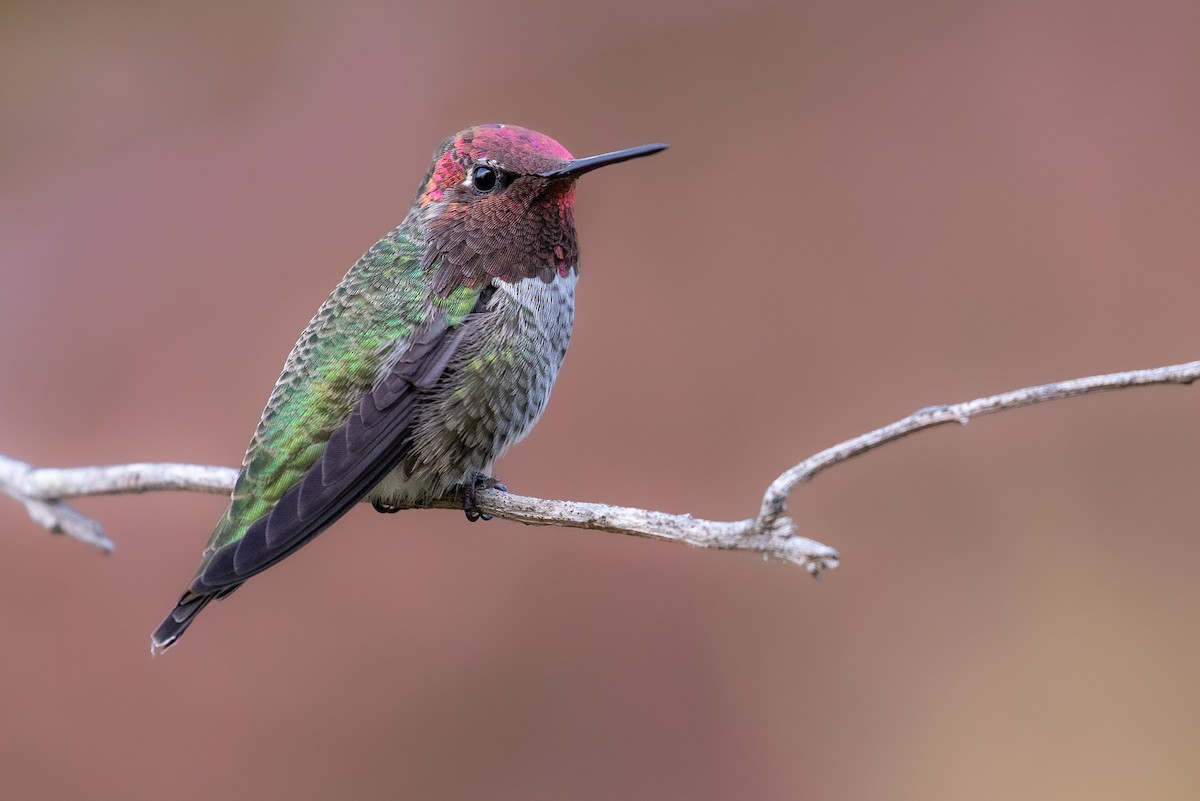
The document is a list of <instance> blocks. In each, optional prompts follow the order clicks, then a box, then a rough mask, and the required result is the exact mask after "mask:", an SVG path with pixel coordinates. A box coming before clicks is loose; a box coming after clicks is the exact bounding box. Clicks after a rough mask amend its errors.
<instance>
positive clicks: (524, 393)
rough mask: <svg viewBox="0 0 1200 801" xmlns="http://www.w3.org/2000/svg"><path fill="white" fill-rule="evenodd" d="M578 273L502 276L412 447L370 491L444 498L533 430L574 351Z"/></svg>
mask: <svg viewBox="0 0 1200 801" xmlns="http://www.w3.org/2000/svg"><path fill="white" fill-rule="evenodd" d="M575 281H576V276H575V274H574V273H572V274H571V275H569V276H568V277H566V278H557V279H555V280H554V281H552V282H550V283H546V282H544V281H542V280H541V279H539V278H527V279H523V280H521V281H518V282H516V283H511V284H510V283H506V282H504V281H500V280H499V279H497V280H496V281H495V282H494V284H493V285H494V286H495V287H496V292H495V294H494V295H493V296H492V300H491V302H490V303H489V306H488V311H486V312H484V313H482V314H480V315H479V316H478V317H475V318H473V319H471V320H470V321H468V322H467V323H465V324H466V325H471V326H475V327H476V328H477V330H474V331H471V332H470V333H469V334H468V335H467V338H466V341H465V342H464V343H463V345H462V346H461V348H460V350H459V353H458V354H457V355H456V356H455V358H454V359H453V360H452V361H451V363H450V365H449V366H448V367H447V369H446V373H445V374H444V375H443V376H442V379H441V380H440V381H439V382H438V384H437V386H436V387H434V388H433V389H432V390H430V391H429V393H428V395H427V397H426V399H425V400H423V401H422V409H421V412H420V415H419V416H418V419H417V423H416V425H415V426H414V428H413V432H412V448H411V449H410V450H409V452H408V456H407V457H406V458H405V460H404V461H403V462H402V463H401V465H400V466H399V467H398V468H397V469H396V470H394V471H393V472H392V473H391V474H390V475H388V477H387V478H385V479H384V480H383V481H382V482H380V484H379V485H378V486H377V487H376V488H375V490H374V491H373V492H372V493H371V495H370V497H371V498H372V499H378V500H382V501H384V502H385V503H390V504H394V505H405V504H408V503H413V502H415V501H419V500H421V499H424V498H430V497H437V496H440V495H442V494H444V493H445V492H446V491H448V490H449V489H450V488H451V487H453V486H454V485H456V484H460V483H462V482H463V481H464V480H465V479H467V478H468V477H470V476H473V475H474V474H475V473H489V472H490V470H491V466H492V463H493V462H494V461H495V460H496V459H497V458H498V457H499V456H500V454H502V453H503V452H504V451H505V449H507V448H508V447H509V446H510V445H513V444H515V443H516V442H518V441H520V440H521V438H522V437H524V436H525V435H526V434H528V433H529V431H530V429H532V428H533V426H534V424H535V423H536V422H537V420H538V418H539V417H541V415H542V411H543V410H545V408H546V403H547V401H549V399H550V390H551V388H552V387H553V385H554V379H555V377H556V376H557V375H558V368H559V367H560V366H561V365H562V360H563V356H564V355H566V352H567V343H568V342H569V340H570V338H571V324H572V321H573V319H574V311H575Z"/></svg>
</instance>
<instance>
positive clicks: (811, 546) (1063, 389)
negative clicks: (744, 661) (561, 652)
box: [0, 361, 1200, 577]
mask: <svg viewBox="0 0 1200 801" xmlns="http://www.w3.org/2000/svg"><path fill="white" fill-rule="evenodd" d="M1197 378H1200V361H1195V362H1188V363H1187V364H1176V365H1170V366H1167V367H1156V368H1152V369H1149V370H1133V371H1130V372H1124V373H1110V374H1108V375H1100V376H1091V377H1089V378H1077V379H1073V380H1070V381H1058V382H1055V383H1053V384H1043V385H1041V386H1037V387H1026V388H1024V389H1017V390H1013V391H1012V392H1005V393H1003V394H1000V395H991V396H989V397H986V398H978V399H976V400H972V401H967V402H965V403H957V404H953V405H950V406H932V407H929V408H926V409H921V410H920V411H917V412H915V413H914V414H912V415H909V416H908V417H905V418H904V419H903V420H898V421H896V422H895V423H892V424H890V425H887V426H884V427H882V428H878V429H876V430H874V431H871V432H869V433H866V434H863V435H861V436H858V437H855V438H854V439H850V440H846V441H845V442H842V443H840V444H838V445H834V446H833V447H832V448H827V449H825V450H823V451H821V452H820V453H818V454H816V455H814V456H811V457H809V458H808V459H806V460H804V461H803V462H801V463H800V464H798V465H796V466H795V467H793V468H791V469H790V470H788V471H787V472H785V473H784V474H783V475H781V476H779V478H777V479H775V481H773V482H772V483H771V486H770V487H769V488H768V489H767V492H766V495H765V496H764V497H763V501H762V508H761V510H760V511H759V514H758V517H756V518H751V519H746V520H739V521H734V522H721V521H714V520H702V519H699V518H694V517H692V516H691V515H672V514H666V513H663V512H654V511H649V510H646V509H633V508H628V507H622V506H608V505H606V504H598V503H580V502H578V501H555V500H545V499H541V498H529V497H525V496H521V495H512V494H510V493H507V492H502V491H500V490H495V489H489V490H481V491H480V492H479V493H478V497H477V505H478V507H479V510H480V511H481V512H484V513H486V514H490V515H493V516H495V517H498V518H502V519H506V520H514V521H517V522H520V523H526V524H529V525H541V526H565V527H570V528H587V529H596V530H600V531H611V532H615V533H618V534H627V535H632V536H636V537H649V538H651V539H658V540H665V541H669V542H681V543H685V544H688V545H693V546H696V547H700V548H716V549H721V550H731V551H732V550H736V551H753V552H757V553H762V554H763V555H765V556H768V557H771V558H775V559H779V560H782V561H786V562H791V563H793V564H798V565H800V566H802V567H804V568H805V569H806V570H807V571H808V572H809V573H811V574H812V575H814V576H817V577H820V576H821V575H822V574H823V573H824V572H825V571H826V570H831V569H833V568H836V567H837V566H838V563H839V559H840V557H839V556H838V552H837V551H836V550H834V549H833V548H830V547H829V546H828V545H823V544H821V543H819V542H817V541H815V540H811V539H808V538H806V537H801V536H799V535H798V534H796V532H795V528H796V527H795V524H794V522H793V521H792V520H791V519H790V518H788V517H787V516H786V511H787V500H788V496H789V495H790V494H791V492H792V490H793V489H795V487H796V486H797V485H799V484H802V483H804V482H805V481H808V480H810V479H811V478H812V477H813V476H815V475H816V474H818V473H820V472H822V471H824V470H827V469H828V468H830V467H832V466H833V465H835V464H838V463H840V462H844V461H846V460H847V459H850V458H852V457H854V456H857V455H859V454H862V453H865V452H867V451H869V450H872V449H874V448H878V447H879V446H881V445H883V444H885V443H888V442H891V441H893V440H896V439H899V438H901V437H904V436H907V435H909V434H912V433H914V432H916V431H920V430H922V429H926V428H931V427H933V426H937V425H942V424H944V423H960V424H966V423H967V421H969V420H970V419H971V418H972V417H974V416H977V415H983V414H991V413H993V412H1000V411H1004V410H1006V409H1016V408H1019V407H1021V406H1030V405H1033V404H1035V403H1043V402H1045V401H1049V400H1056V399H1058V398H1072V397H1076V396H1078V395H1088V394H1091V393H1093V392H1103V391H1106V390H1114V389H1124V388H1126V387H1135V386H1145V385H1148V384H1190V383H1192V382H1193V381H1195V380H1196V379H1197ZM236 476H237V471H235V470H232V469H230V468H227V467H210V466H205V465H190V464H127V465H112V466H107V467H77V468H66V469H55V468H34V467H31V466H30V465H28V464H25V463H24V462H19V461H16V460H15V459H10V458H8V457H5V456H0V492H3V493H5V494H7V495H9V496H11V497H12V498H15V499H16V500H17V501H19V502H21V503H23V504H24V505H25V508H26V511H27V512H28V513H29V516H30V517H31V518H33V520H34V521H35V522H37V523H38V524H39V525H42V526H44V527H45V528H48V529H49V530H51V531H54V532H62V533H65V534H69V535H70V536H72V537H75V538H76V539H79V540H81V541H83V542H87V543H89V544H92V545H95V546H97V547H99V548H101V549H102V550H104V551H106V552H107V551H111V550H112V547H113V545H112V542H111V541H109V540H108V538H107V537H105V536H104V532H103V530H102V529H101V527H100V524H99V523H96V522H94V521H92V520H90V519H88V518H87V517H84V516H83V515H82V514H80V513H79V512H77V511H76V510H74V509H72V508H71V507H69V506H67V505H66V504H64V503H63V502H62V499H63V498H71V497H79V496H85V495H115V494H125V493H137V492H154V491H161V490H187V491H194V492H212V493H219V494H228V493H229V492H230V491H231V490H232V488H233V482H234V479H235V477H236ZM461 504H462V502H461V499H459V498H455V497H446V498H441V499H438V500H436V501H434V502H432V503H430V504H428V506H429V507H430V508H461Z"/></svg>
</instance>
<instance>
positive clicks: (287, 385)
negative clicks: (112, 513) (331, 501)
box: [198, 229, 479, 572]
mask: <svg viewBox="0 0 1200 801" xmlns="http://www.w3.org/2000/svg"><path fill="white" fill-rule="evenodd" d="M478 297H479V290H477V289H472V288H469V287H460V288H459V289H458V290H456V291H455V292H454V293H452V294H451V295H450V297H448V298H438V297H434V296H433V293H432V291H431V290H430V280H429V276H428V275H426V274H425V271H424V270H422V268H421V248H420V245H419V244H418V243H414V242H413V239H412V237H411V236H410V235H408V234H406V233H405V232H404V231H403V230H400V229H398V230H396V231H393V232H392V233H391V234H389V235H388V236H387V237H385V238H384V239H382V240H380V241H379V242H378V243H376V244H375V246H374V247H372V248H371V249H370V250H369V251H367V253H366V254H364V255H363V257H362V258H361V259H360V260H359V261H358V263H357V264H356V265H355V266H354V267H353V268H352V269H351V270H350V272H348V273H347V274H346V276H345V278H344V279H343V280H342V282H341V283H340V284H339V285H338V286H337V288H336V289H334V291H333V293H332V294H330V296H329V298H328V299H327V300H326V301H325V303H324V304H322V306H321V308H320V309H319V310H318V311H317V313H316V315H314V316H313V319H312V321H311V322H310V323H309V326H308V328H307V329H306V331H305V333H304V336H303V337H301V339H300V341H299V342H297V343H296V346H295V347H294V348H293V350H292V353H291V355H290V356H289V357H288V360H287V363H286V364H285V365H284V368H283V372H282V373H281V374H280V376H279V380H278V382H277V383H276V385H275V389H274V391H273V392H272V393H271V397H270V400H268V401H267V406H266V409H265V410H264V411H263V417H262V420H261V422H260V423H259V425H258V429H257V430H256V431H255V432H254V438H253V440H251V443H250V447H249V449H248V450H247V452H246V457H245V460H244V461H243V465H242V471H241V473H240V474H239V476H238V479H237V483H236V484H235V486H234V489H233V496H232V500H231V503H230V505H229V508H228V509H226V511H225V514H224V515H223V516H222V518H221V521H220V523H219V524H218V525H217V529H216V531H215V532H214V533H213V536H212V539H211V540H210V542H209V546H208V548H206V549H205V554H206V555H209V554H211V553H212V552H214V551H216V549H218V548H220V547H222V546H224V545H228V544H230V543H233V542H236V541H237V540H238V539H240V538H241V537H242V536H243V535H244V534H245V533H246V528H247V526H249V525H250V524H251V523H253V522H254V521H255V520H257V519H259V518H260V517H262V516H263V515H264V514H266V513H267V511H269V510H270V508H271V507H272V506H274V505H275V503H276V502H278V501H279V499H280V497H282V495H283V493H284V492H285V491H286V490H287V489H288V488H289V487H291V486H292V485H294V484H295V483H296V482H297V481H298V480H299V478H300V477H301V476H303V475H304V473H306V472H307V471H308V469H309V468H310V467H312V466H313V464H314V463H315V462H316V461H317V459H319V458H320V457H321V454H322V453H323V451H324V449H325V442H326V441H327V440H328V439H329V435H330V433H331V432H332V431H333V430H334V429H335V428H337V427H338V426H339V425H341V423H342V422H343V421H344V420H345V419H346V417H347V416H348V415H349V414H350V411H351V410H352V409H353V408H354V406H355V404H356V403H357V402H358V401H359V399H360V398H361V397H362V394H363V392H364V391H366V389H368V388H369V387H370V386H371V385H372V384H373V383H374V382H375V379H376V377H377V376H378V374H379V368H380V365H381V364H382V363H383V360H384V358H385V357H386V356H387V353H388V352H389V351H390V350H391V349H392V347H393V346H394V345H395V343H396V342H397V341H403V340H404V339H405V338H406V337H408V336H409V335H410V334H411V333H412V332H413V330H414V329H415V327H416V326H418V325H420V324H421V323H422V322H424V321H425V319H426V318H427V317H428V316H429V315H431V314H435V315H444V317H445V320H446V323H447V324H448V325H458V324H459V323H461V322H462V320H463V319H464V318H465V317H466V315H467V314H468V313H469V312H470V310H471V308H472V307H473V306H474V305H475V303H476V301H477V299H478ZM203 569H204V564H202V565H201V566H200V571H198V572H202V571H203Z"/></svg>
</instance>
